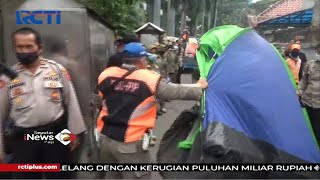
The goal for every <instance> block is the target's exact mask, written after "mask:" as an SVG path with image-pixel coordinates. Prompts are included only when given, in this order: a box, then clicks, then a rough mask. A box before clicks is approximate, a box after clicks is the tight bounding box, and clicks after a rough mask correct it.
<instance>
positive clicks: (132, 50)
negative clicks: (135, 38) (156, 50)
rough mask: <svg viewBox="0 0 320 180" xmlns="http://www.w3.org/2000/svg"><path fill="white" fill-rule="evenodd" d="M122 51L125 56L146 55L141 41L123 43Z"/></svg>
mask: <svg viewBox="0 0 320 180" xmlns="http://www.w3.org/2000/svg"><path fill="white" fill-rule="evenodd" d="M123 53H124V54H125V57H127V58H136V57H143V56H147V55H148V52H147V51H146V48H145V47H143V45H142V44H141V43H137V42H132V43H129V44H127V45H125V46H124V50H123Z"/></svg>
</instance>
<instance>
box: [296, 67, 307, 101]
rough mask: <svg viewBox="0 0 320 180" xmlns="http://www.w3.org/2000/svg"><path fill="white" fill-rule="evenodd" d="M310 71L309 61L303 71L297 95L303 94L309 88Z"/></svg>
mask: <svg viewBox="0 0 320 180" xmlns="http://www.w3.org/2000/svg"><path fill="white" fill-rule="evenodd" d="M308 71H309V64H308V63H307V64H306V65H305V66H304V68H303V71H302V78H301V80H300V83H299V86H298V91H297V95H299V96H301V95H302V94H303V92H304V91H305V90H306V89H307V85H308Z"/></svg>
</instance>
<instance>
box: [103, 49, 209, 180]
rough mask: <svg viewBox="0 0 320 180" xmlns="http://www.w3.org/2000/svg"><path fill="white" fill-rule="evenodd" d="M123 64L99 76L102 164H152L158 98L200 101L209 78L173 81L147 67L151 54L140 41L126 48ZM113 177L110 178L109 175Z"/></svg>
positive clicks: (132, 174)
mask: <svg viewBox="0 0 320 180" xmlns="http://www.w3.org/2000/svg"><path fill="white" fill-rule="evenodd" d="M123 53H124V64H123V66H122V67H110V68H107V69H105V70H104V71H103V72H102V73H101V74H100V76H99V79H98V89H99V95H100V96H101V97H102V98H103V103H102V110H101V112H100V115H99V118H98V122H97V128H98V131H99V132H100V134H101V136H100V138H101V158H100V160H101V163H151V157H150V152H149V151H148V143H149V142H150V141H149V140H148V139H149V138H150V136H148V132H149V130H151V129H153V128H154V126H155V121H156V115H157V101H156V97H157V98H159V99H164V100H174V99H180V100H200V98H201V96H202V90H203V89H205V88H207V86H208V83H207V81H206V80H204V79H201V80H199V81H198V82H197V83H196V84H188V85H186V84H181V85H180V84H179V85H177V84H173V83H169V82H167V81H166V80H164V79H161V78H160V74H158V73H156V72H154V71H150V70H147V69H145V68H146V66H147V64H148V60H147V56H148V53H147V51H146V50H145V48H144V47H143V45H142V44H140V43H130V44H127V45H126V46H125V48H124V52H123ZM110 176H111V177H110ZM108 178H112V179H113V178H114V179H116V178H125V179H138V178H148V179H149V178H151V172H147V171H145V172H136V171H135V172H120V173H109V174H108Z"/></svg>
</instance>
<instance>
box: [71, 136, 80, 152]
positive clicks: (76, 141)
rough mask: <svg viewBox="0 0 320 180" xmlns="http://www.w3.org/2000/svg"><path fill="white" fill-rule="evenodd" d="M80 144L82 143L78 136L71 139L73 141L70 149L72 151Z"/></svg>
mask: <svg viewBox="0 0 320 180" xmlns="http://www.w3.org/2000/svg"><path fill="white" fill-rule="evenodd" d="M79 145H80V139H79V137H78V136H77V138H76V139H75V140H74V141H71V143H70V144H69V148H70V151H71V152H72V151H74V150H75V149H77V148H78V147H79Z"/></svg>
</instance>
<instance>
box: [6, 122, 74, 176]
mask: <svg viewBox="0 0 320 180" xmlns="http://www.w3.org/2000/svg"><path fill="white" fill-rule="evenodd" d="M66 127H67V124H66V123H64V122H63V124H55V125H54V126H51V125H48V126H47V127H45V128H43V127H41V128H39V129H37V128H33V131H38V132H43V131H49V132H53V135H54V136H55V135H56V134H58V133H59V132H61V131H62V130H63V129H66ZM27 133H30V129H28V131H27ZM17 136H21V135H17ZM11 146H12V151H13V154H14V161H13V163H18V164H20V163H58V164H62V163H66V164H67V163H70V157H71V153H70V150H69V148H68V146H66V145H63V144H62V143H60V142H59V141H57V140H54V143H53V144H48V143H46V142H44V141H25V140H24V138H23V136H21V137H17V138H15V140H14V141H13V142H12V145H11ZM13 177H14V178H15V179H40V178H47V179H68V178H71V173H69V172H52V173H32V172H31V173H29V172H23V173H22V172H21V173H20V172H19V173H14V174H13Z"/></svg>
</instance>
